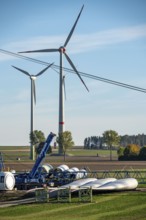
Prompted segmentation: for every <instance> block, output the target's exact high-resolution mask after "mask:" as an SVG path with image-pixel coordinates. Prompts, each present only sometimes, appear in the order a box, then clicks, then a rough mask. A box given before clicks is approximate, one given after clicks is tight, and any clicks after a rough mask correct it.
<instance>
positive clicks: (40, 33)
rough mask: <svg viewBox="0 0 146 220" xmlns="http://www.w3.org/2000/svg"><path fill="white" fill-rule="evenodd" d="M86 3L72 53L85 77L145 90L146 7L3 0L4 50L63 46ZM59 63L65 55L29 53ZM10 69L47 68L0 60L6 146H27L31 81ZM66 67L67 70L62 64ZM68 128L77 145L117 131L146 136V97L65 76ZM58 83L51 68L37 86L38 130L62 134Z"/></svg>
mask: <svg viewBox="0 0 146 220" xmlns="http://www.w3.org/2000/svg"><path fill="white" fill-rule="evenodd" d="M83 4H84V10H83V12H82V14H81V17H80V19H79V22H78V24H77V27H76V29H75V32H74V35H73V36H72V38H71V40H70V42H69V44H68V46H67V53H68V55H69V56H70V58H71V60H72V61H73V63H74V64H75V66H76V68H77V69H78V70H79V71H82V72H85V73H89V74H93V75H97V76H100V77H104V78H108V79H112V80H116V81H120V82H123V83H127V84H131V85H135V86H138V87H143V88H146V76H145V75H146V61H145V57H146V13H145V11H146V1H145V0H110V1H109V0H102V1H101V0H96V1H95V0H84V1H83V0H78V1H77V0H76V1H67V0H62V1H59V0H54V1H51V0H41V1H40V0H25V1H24V0H21V1H20V0H13V1H11V0H1V1H0V29H1V31H0V49H4V50H8V51H12V52H15V53H16V52H18V51H24V50H35V49H45V48H53V47H55V48H57V47H59V46H61V45H62V44H64V42H65V40H66V37H67V36H68V33H69V31H70V29H71V27H72V25H73V24H74V22H75V19H76V17H77V15H78V13H79V11H80V9H81V7H82V5H83ZM26 56H29V57H33V58H36V59H40V60H43V61H47V62H49V63H51V62H55V64H56V65H58V64H59V54H56V53H54V54H52V53H51V54H48V53H45V54H40V53H36V54H29V55H28V54H26ZM11 65H14V66H17V67H19V68H21V69H24V70H26V71H28V72H29V73H30V74H37V73H38V72H39V71H41V70H42V69H43V68H44V66H43V65H40V64H35V63H32V62H29V61H25V60H21V59H19V58H15V57H11V56H8V55H7V56H6V55H4V54H3V53H0V75H1V80H0V132H1V137H0V145H27V144H29V131H30V79H29V78H28V77H27V76H25V75H24V74H22V73H20V72H18V71H17V70H16V69H13V68H12V67H11ZM64 66H65V67H69V68H70V66H69V65H68V63H67V62H66V60H65V59H64ZM65 75H66V91H67V100H66V101H65V127H66V130H69V131H71V132H72V135H73V139H74V142H75V144H76V145H82V144H83V141H84V138H86V137H88V136H93V135H102V133H103V132H104V131H105V130H109V129H112V130H116V131H117V132H118V133H119V134H120V135H124V134H129V135H132V134H139V133H146V94H145V93H140V92H136V91H132V90H128V89H124V88H120V87H117V86H114V85H110V84H106V83H103V82H99V81H94V80H92V79H88V78H83V79H84V81H85V83H86V85H87V86H88V88H89V90H90V92H89V93H88V92H87V91H86V90H85V88H84V86H83V85H82V84H81V82H80V80H79V79H78V77H77V76H75V75H72V74H69V73H65ZM58 87H59V76H58V74H57V73H56V72H54V71H53V70H51V69H49V70H48V71H47V72H46V73H44V74H43V75H42V76H40V77H39V78H37V80H36V89H37V104H36V106H35V111H34V129H38V130H42V131H43V132H44V133H45V135H46V136H47V135H48V134H49V133H50V131H53V132H54V133H56V134H57V133H58V108H59V107H58V94H59V88H58Z"/></svg>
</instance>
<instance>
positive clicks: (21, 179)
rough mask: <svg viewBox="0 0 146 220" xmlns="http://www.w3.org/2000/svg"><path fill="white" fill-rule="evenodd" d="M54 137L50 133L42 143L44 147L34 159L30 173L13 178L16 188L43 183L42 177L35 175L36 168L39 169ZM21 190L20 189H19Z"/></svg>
mask: <svg viewBox="0 0 146 220" xmlns="http://www.w3.org/2000/svg"><path fill="white" fill-rule="evenodd" d="M54 136H56V135H55V134H54V133H52V132H51V133H50V134H49V135H48V137H47V139H46V141H45V143H44V146H43V148H42V150H41V152H40V154H39V156H38V157H37V159H36V162H35V164H34V166H33V167H32V169H31V171H30V172H29V173H23V174H22V173H21V174H18V175H16V176H15V179H16V187H17V186H20V187H21V184H22V185H23V186H24V185H25V184H29V183H32V182H35V183H39V182H43V179H44V177H43V175H42V176H41V175H40V174H39V175H36V173H37V172H38V168H39V167H40V164H41V162H42V161H43V159H44V158H45V156H46V153H47V151H48V149H49V148H50V143H51V141H52V140H53V137H54ZM21 188H22V187H21Z"/></svg>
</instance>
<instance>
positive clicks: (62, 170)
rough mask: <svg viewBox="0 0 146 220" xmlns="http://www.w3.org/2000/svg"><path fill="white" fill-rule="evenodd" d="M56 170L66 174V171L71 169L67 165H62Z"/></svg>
mask: <svg viewBox="0 0 146 220" xmlns="http://www.w3.org/2000/svg"><path fill="white" fill-rule="evenodd" d="M56 170H57V171H60V172H64V171H67V170H69V167H68V166H67V165H65V164H62V165H60V166H58V167H57V168H56Z"/></svg>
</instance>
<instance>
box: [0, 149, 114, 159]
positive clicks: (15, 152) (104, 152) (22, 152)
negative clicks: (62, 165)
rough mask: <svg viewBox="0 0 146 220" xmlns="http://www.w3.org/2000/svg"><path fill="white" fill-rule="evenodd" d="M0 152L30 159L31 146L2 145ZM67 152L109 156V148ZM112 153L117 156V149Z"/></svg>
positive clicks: (4, 155) (15, 157)
mask: <svg viewBox="0 0 146 220" xmlns="http://www.w3.org/2000/svg"><path fill="white" fill-rule="evenodd" d="M0 152H2V154H3V157H4V160H5V161H10V160H14V161H15V160H17V158H18V157H20V158H21V160H26V161H27V160H29V155H30V148H29V146H0ZM52 153H54V154H55V153H58V152H57V150H56V149H55V150H54V149H53V151H52ZM66 154H68V155H71V156H93V157H96V156H97V154H98V156H99V157H109V154H110V152H109V150H86V149H76V148H75V149H74V148H73V149H70V150H68V151H67V152H66ZM112 155H113V156H114V157H116V156H117V151H116V150H113V151H112Z"/></svg>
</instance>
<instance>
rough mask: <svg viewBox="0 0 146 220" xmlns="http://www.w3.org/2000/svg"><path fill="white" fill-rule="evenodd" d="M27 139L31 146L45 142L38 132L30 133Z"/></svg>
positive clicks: (41, 134) (41, 133) (42, 134)
mask: <svg viewBox="0 0 146 220" xmlns="http://www.w3.org/2000/svg"><path fill="white" fill-rule="evenodd" d="M29 138H30V142H31V143H32V145H36V144H38V143H41V142H44V141H45V140H46V139H45V135H44V133H43V132H42V131H38V130H35V131H33V132H32V133H30V135H29Z"/></svg>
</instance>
